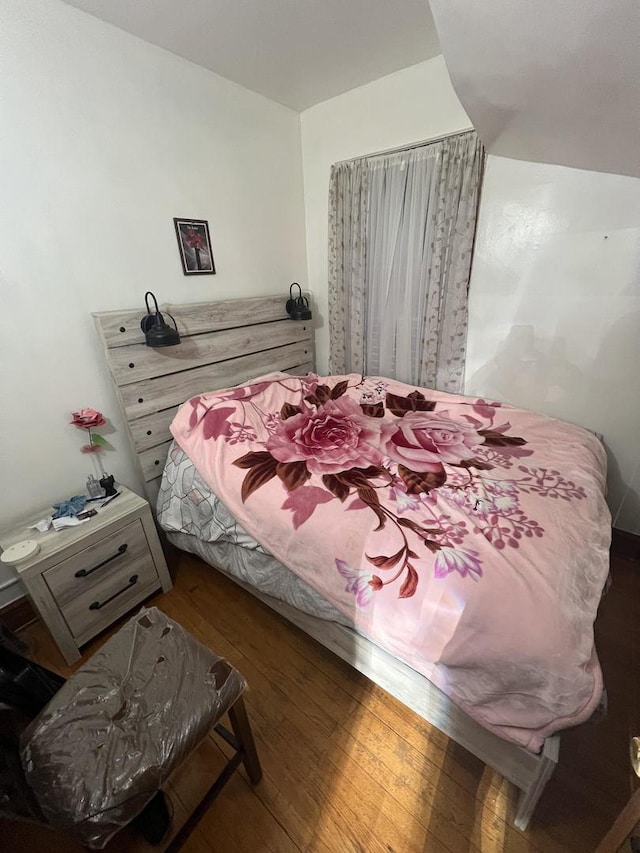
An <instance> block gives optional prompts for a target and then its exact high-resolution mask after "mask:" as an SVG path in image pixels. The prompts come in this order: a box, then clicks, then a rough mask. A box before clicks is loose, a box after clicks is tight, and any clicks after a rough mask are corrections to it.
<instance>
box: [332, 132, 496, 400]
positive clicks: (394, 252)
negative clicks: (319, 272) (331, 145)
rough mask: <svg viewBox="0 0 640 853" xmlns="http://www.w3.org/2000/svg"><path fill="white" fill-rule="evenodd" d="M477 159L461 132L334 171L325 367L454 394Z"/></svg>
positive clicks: (480, 155) (472, 137) (480, 158)
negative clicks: (328, 352)
mask: <svg viewBox="0 0 640 853" xmlns="http://www.w3.org/2000/svg"><path fill="white" fill-rule="evenodd" d="M483 162H484V150H483V148H482V145H481V143H480V141H479V140H478V138H477V135H476V134H475V133H474V132H471V133H464V134H459V135H457V136H454V137H450V138H448V139H444V140H442V141H440V142H436V143H432V144H428V145H423V146H420V147H417V148H414V149H410V150H408V151H403V152H399V153H397V154H389V155H382V156H379V157H370V158H364V159H362V160H358V161H353V162H352V163H350V164H339V166H336V167H334V170H333V171H332V180H331V191H330V200H331V203H330V228H329V234H330V239H329V244H330V253H329V255H330V264H329V303H330V340H331V362H330V366H331V369H332V371H334V372H351V371H357V372H364V373H368V374H370V375H381V376H389V377H393V378H396V379H400V380H402V381H405V382H409V383H411V384H416V385H422V386H430V387H436V388H439V389H441V390H444V391H453V392H456V391H460V390H461V387H462V380H463V374H464V359H465V350H466V330H467V296H468V285H469V274H470V268H471V254H472V249H473V238H474V234H475V223H476V213H477V206H478V194H479V187H480V181H481V176H482V168H483ZM345 169H346V172H347V173H348V174H349V175H350V180H349V181H346V180H345ZM356 173H357V174H358V176H359V178H358V180H357V181H355V180H354V174H356ZM354 209H355V210H356V211H358V213H359V218H357V224H358V228H357V233H356V236H354V230H353V228H354V217H353V216H350V217H346V216H345V215H344V211H353V210H354ZM341 211H342V214H341ZM363 223H364V224H363ZM354 248H357V251H354ZM350 318H355V319H356V323H355V324H351V323H350V322H349V319H350ZM354 344H355V346H354ZM353 356H355V357H353Z"/></svg>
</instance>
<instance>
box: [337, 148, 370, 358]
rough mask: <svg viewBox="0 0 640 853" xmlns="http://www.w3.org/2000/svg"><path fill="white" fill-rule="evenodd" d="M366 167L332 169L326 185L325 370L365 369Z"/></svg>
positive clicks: (350, 165) (343, 165)
mask: <svg viewBox="0 0 640 853" xmlns="http://www.w3.org/2000/svg"><path fill="white" fill-rule="evenodd" d="M367 187H368V170H367V165H366V163H365V162H364V161H363V160H353V161H352V162H350V163H339V164H338V165H336V166H332V167H331V181H330V184H329V339H330V350H329V372H330V373H332V374H337V373H363V372H364V311H365V291H364V287H365V274H366V257H365V252H366V227H367Z"/></svg>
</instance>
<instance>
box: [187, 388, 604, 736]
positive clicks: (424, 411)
mask: <svg viewBox="0 0 640 853" xmlns="http://www.w3.org/2000/svg"><path fill="white" fill-rule="evenodd" d="M171 431H172V433H173V435H174V437H175V439H176V441H177V442H178V444H179V445H180V447H182V449H183V450H184V451H185V452H186V453H187V455H188V456H189V457H190V458H191V460H192V461H193V463H194V464H195V466H196V468H197V469H198V471H199V473H200V475H201V476H202V477H203V479H204V480H205V481H206V482H207V483H208V484H209V485H210V486H211V488H212V489H213V490H214V491H215V492H216V494H217V495H218V496H219V497H220V498H221V500H222V501H224V503H225V504H226V505H227V506H228V507H229V509H231V511H232V512H233V513H234V515H235V516H236V517H237V519H238V521H239V522H240V523H241V524H242V525H243V526H244V527H245V529H246V530H247V531H248V532H249V533H250V534H251V535H252V536H254V537H255V538H256V539H257V540H258V541H259V542H260V543H261V544H262V545H263V546H264V547H265V548H267V549H268V550H269V551H270V552H271V553H272V554H274V555H275V556H276V557H277V558H278V559H279V560H281V561H282V562H283V563H284V564H285V565H287V566H288V567H289V568H290V569H292V570H293V571H294V572H296V574H298V575H299V576H300V577H302V578H303V579H304V580H305V581H306V582H307V583H308V584H309V585H310V586H311V587H313V588H314V589H315V590H316V591H317V592H318V593H320V594H321V595H322V596H324V597H325V598H326V599H328V600H329V601H330V602H332V603H333V604H334V605H335V607H337V608H338V609H339V610H341V611H342V612H343V613H345V614H346V615H348V616H349V617H350V618H352V619H353V620H354V621H355V623H356V625H357V626H358V629H359V630H361V631H362V632H363V633H364V634H367V635H368V636H370V637H372V638H373V639H374V640H375V641H376V642H378V643H379V644H380V645H382V646H383V647H385V648H387V649H388V650H390V651H391V652H393V653H394V654H395V655H396V656H397V657H399V658H401V659H402V660H404V661H406V662H407V663H408V664H410V665H411V666H412V667H413V668H415V669H416V670H418V671H419V672H421V673H422V674H424V675H425V676H426V677H427V678H429V679H430V680H431V681H432V682H433V683H434V684H436V685H437V686H438V687H440V688H441V689H442V690H443V691H444V692H445V693H447V694H448V695H449V696H450V697H451V698H452V699H453V700H454V701H455V702H456V703H457V704H459V705H460V706H461V707H462V708H463V709H464V710H465V711H466V712H467V713H469V714H470V715H471V716H472V717H474V718H475V719H476V720H478V721H479V722H480V723H482V724H483V725H485V726H486V727H487V728H489V729H491V730H493V731H495V732H497V733H498V734H499V735H501V736H502V737H505V738H507V739H509V740H512V741H515V742H516V743H519V744H522V745H523V746H525V747H527V748H529V749H531V750H538V749H539V748H540V747H541V745H542V742H543V740H544V738H545V737H547V736H548V735H550V734H552V733H553V732H554V731H556V730H558V729H561V728H565V727H567V726H571V725H574V724H576V723H579V722H581V721H583V720H585V719H587V718H588V717H589V716H590V715H591V713H592V712H593V710H594V708H595V706H596V705H597V703H598V700H599V697H600V694H601V690H602V679H601V673H600V667H599V664H598V659H597V657H596V653H595V649H594V644H593V621H594V619H595V615H596V610H597V607H598V602H599V600H600V595H601V591H602V587H603V585H604V582H605V580H606V577H607V572H608V546H609V538H610V518H609V513H608V511H607V508H606V505H605V502H604V498H603V494H604V482H605V454H604V451H603V449H602V446H601V444H600V442H599V441H598V440H597V439H596V438H595V437H594V436H593V435H591V434H590V433H588V432H587V431H585V430H583V429H580V428H579V427H575V426H572V425H570V424H567V423H564V422H562V421H557V420H553V419H551V418H548V417H544V416H542V415H537V414H534V413H532V412H528V411H524V410H522V409H517V408H513V407H510V406H504V405H502V406H501V405H500V404H498V403H490V402H485V401H484V400H475V399H470V398H466V397H460V396H455V395H451V394H445V393H442V392H438V391H429V390H425V389H416V388H413V387H411V386H408V385H404V384H402V383H400V382H395V381H391V380H387V379H380V378H364V379H363V377H361V376H359V375H351V376H330V377H324V378H319V377H316V376H313V375H309V376H307V377H305V378H300V377H292V376H288V375H287V374H282V373H274V374H270V375H268V376H265V377H262V378H260V379H257V380H255V381H253V382H252V383H250V384H247V385H244V386H240V387H237V388H233V389H231V390H228V391H220V392H216V393H213V394H203V395H200V396H198V397H194V398H193V399H191V400H190V401H189V402H187V403H185V404H184V405H183V406H182V407H181V409H180V410H179V412H178V414H177V415H176V418H175V420H174V422H173V425H172V427H171Z"/></svg>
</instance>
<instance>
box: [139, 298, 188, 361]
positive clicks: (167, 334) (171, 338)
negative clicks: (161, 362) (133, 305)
mask: <svg viewBox="0 0 640 853" xmlns="http://www.w3.org/2000/svg"><path fill="white" fill-rule="evenodd" d="M149 297H151V298H152V299H153V304H154V306H155V309H156V310H155V311H151V309H150V308H149ZM144 302H145V305H146V307H147V313H146V315H145V316H144V317H143V318H142V320H140V328H141V329H142V331H143V332H144V336H145V340H146V344H147V346H148V347H174V346H176V344H179V343H180V333H179V332H178V326H177V324H176V321H175V320H174V319H173V317H171V314H167V317H171V319H172V320H173V327H171V326H170V325H169V324H168V323H165V320H164V317H163V316H162V314H161V313H160V310H159V309H158V300H157V299H156V298H155V296H154V295H153V293H151V291H150V290H148V291H147V292H146V293H145V295H144Z"/></svg>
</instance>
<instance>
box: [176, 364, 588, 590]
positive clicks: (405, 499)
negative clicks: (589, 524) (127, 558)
mask: <svg viewBox="0 0 640 853" xmlns="http://www.w3.org/2000/svg"><path fill="white" fill-rule="evenodd" d="M273 381H274V382H275V383H278V384H280V385H281V386H282V388H283V389H284V391H285V392H287V393H286V402H285V403H284V404H283V405H282V407H281V409H280V411H279V412H276V411H264V410H263V409H262V408H261V407H260V405H259V403H258V402H257V401H258V400H259V399H260V395H261V394H262V392H263V391H264V390H265V384H264V383H256V384H255V385H254V386H244V387H242V388H238V389H232V390H231V391H230V392H223V393H222V394H220V395H218V396H217V397H216V398H215V399H214V400H213V401H212V400H211V399H210V398H209V397H207V398H201V397H196V398H194V399H193V400H191V401H190V404H191V406H192V407H193V408H192V415H191V421H192V423H193V425H195V424H196V423H199V422H201V423H202V426H203V435H204V437H205V439H206V440H209V439H214V440H222V441H225V442H227V443H228V444H229V445H240V444H250V445H251V449H250V450H248V451H247V452H245V453H242V454H241V455H239V456H237V457H236V458H235V459H234V461H233V464H234V465H235V466H237V467H238V468H240V469H241V470H244V471H245V472H246V473H245V474H244V477H243V481H242V487H241V498H242V501H243V502H244V503H246V502H247V501H249V500H250V499H251V496H252V495H253V494H254V493H255V492H257V491H258V490H260V489H262V488H263V487H264V486H265V485H266V484H267V483H269V482H271V481H273V480H276V481H278V480H279V481H280V484H281V488H282V497H283V500H282V509H283V510H286V511H289V512H290V513H291V523H292V526H293V528H294V529H295V530H298V529H299V528H301V527H304V525H305V524H306V523H307V522H308V520H309V519H310V518H311V517H312V516H313V514H314V512H315V511H316V509H317V508H318V507H320V506H321V505H323V504H326V503H329V502H339V503H341V504H343V506H344V508H345V509H346V510H347V511H355V512H357V513H362V512H366V513H371V514H372V515H373V524H374V525H375V526H374V532H380V531H385V534H386V536H385V540H384V541H385V543H388V542H389V541H394V542H395V546H394V547H393V549H391V550H388V551H377V552H375V551H373V552H371V553H369V552H366V554H365V557H366V562H367V564H368V566H369V567H370V569H369V570H368V571H367V570H366V569H365V568H362V567H360V568H354V567H352V566H350V565H349V564H348V562H347V561H346V560H345V559H343V557H342V556H340V555H337V556H336V558H335V566H336V570H337V571H338V573H339V574H340V575H341V576H342V578H344V580H345V581H346V586H345V589H346V591H347V592H349V593H350V594H352V595H353V596H354V599H355V601H356V603H357V604H358V606H359V607H366V606H367V605H369V604H370V603H371V601H372V600H373V596H374V595H375V593H376V592H379V591H380V590H382V589H383V588H385V587H389V586H392V587H395V588H396V592H397V597H398V598H400V599H404V598H411V597H412V596H414V595H415V593H416V590H417V588H418V585H419V583H420V576H421V573H422V572H424V566H425V564H427V563H430V565H431V567H432V576H433V577H434V578H436V579H438V580H444V579H446V578H447V577H448V576H450V575H451V574H454V573H455V574H456V575H457V576H459V577H461V578H465V579H470V580H473V581H480V580H481V579H482V578H483V576H484V574H485V572H486V571H487V567H486V566H484V565H483V560H482V558H481V557H480V554H479V552H478V551H477V550H476V549H475V548H473V547H472V546H470V544H468V543H469V542H470V541H471V540H472V538H473V537H474V536H478V535H479V536H481V537H483V538H484V539H486V540H487V542H489V543H491V544H492V545H493V546H494V547H495V548H497V549H498V550H502V549H504V548H514V549H517V548H519V547H520V543H521V542H522V540H523V539H532V538H535V537H538V538H539V537H542V536H544V534H545V531H544V529H543V527H542V526H541V525H540V524H539V523H538V521H537V520H536V519H533V518H529V517H528V516H527V514H526V513H525V512H524V510H523V509H522V507H521V506H520V502H519V495H520V494H521V493H523V494H527V493H531V492H535V493H537V494H538V495H540V496H542V497H545V498H549V499H551V500H558V499H560V500H581V499H583V498H584V497H585V496H586V495H585V492H584V489H583V488H582V487H578V486H576V485H575V484H574V483H573V482H571V481H569V480H566V479H564V478H563V477H562V475H561V474H560V473H559V472H558V471H556V470H548V469H546V468H542V467H536V466H529V465H519V466H518V467H517V469H516V472H517V473H516V475H515V476H511V475H510V474H511V472H510V471H509V469H510V468H512V463H513V460H519V459H524V458H526V457H530V456H532V454H533V450H531V449H530V448H529V447H527V440H526V438H524V437H522V436H519V435H513V434H512V428H511V424H510V423H509V422H508V421H507V420H506V419H505V418H504V417H503V416H502V411H503V410H502V407H501V406H500V404H498V403H487V402H486V401H484V400H477V401H469V404H468V405H466V406H465V407H463V409H462V411H463V414H461V413H460V411H455V412H451V411H450V410H449V408H447V407H446V404H444V406H445V407H444V408H442V409H441V408H439V406H440V405H442V404H439V403H437V402H436V401H434V400H430V399H428V398H427V397H426V396H425V393H423V391H420V390H418V389H416V390H414V391H411V392H409V393H407V394H404V395H403V394H398V393H392V391H391V390H390V389H388V388H387V387H386V383H385V381H384V380H381V379H371V378H368V377H361V378H357V377H352V378H351V379H340V378H339V377H338V378H337V381H336V378H334V379H333V380H331V381H332V384H328V381H327V382H324V381H321V380H320V379H318V378H317V377H314V376H309V377H306V378H304V379H297V378H290V377H284V376H283V378H278V379H274V380H273ZM294 400H296V402H293V401H294ZM458 408H459V407H458ZM250 412H251V414H252V416H253V417H254V418H255V416H256V415H257V417H258V418H259V420H260V421H261V423H262V430H260V429H258V430H257V429H256V428H255V426H251V424H250V423H249V420H250V417H249V413H250ZM254 423H255V420H254ZM501 463H502V464H501ZM451 505H453V506H457V507H460V508H463V509H464V511H465V512H466V514H467V518H468V521H466V520H460V519H453V518H452V517H451V515H450V512H447V508H448V507H449V506H451ZM390 532H391V533H392V534H393V535H392V539H391V540H390V539H389V533H390Z"/></svg>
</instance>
